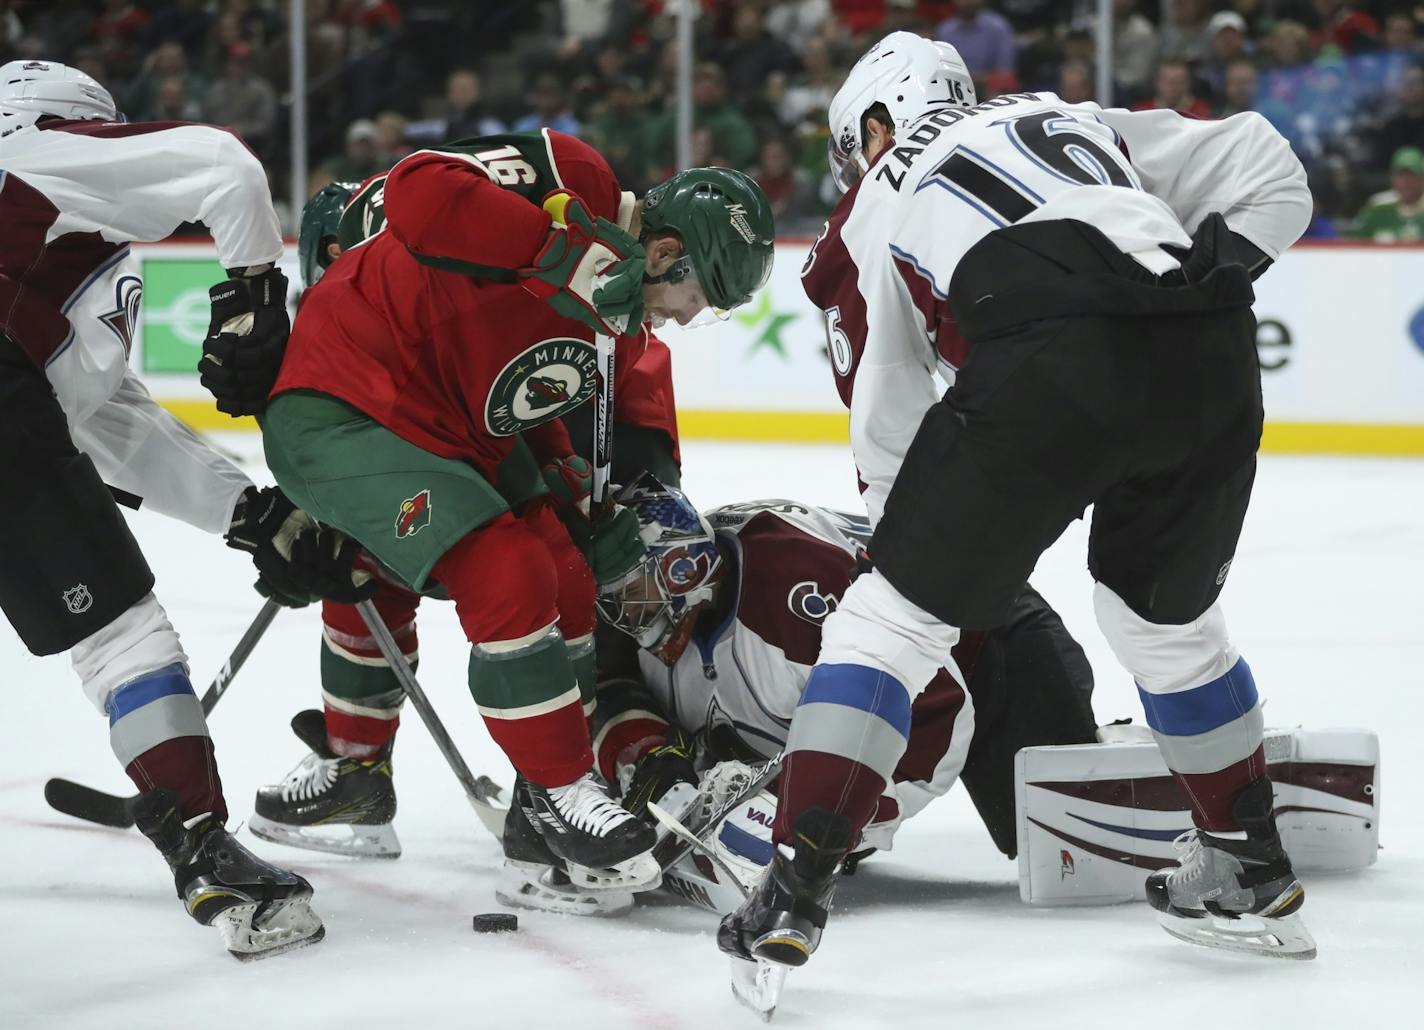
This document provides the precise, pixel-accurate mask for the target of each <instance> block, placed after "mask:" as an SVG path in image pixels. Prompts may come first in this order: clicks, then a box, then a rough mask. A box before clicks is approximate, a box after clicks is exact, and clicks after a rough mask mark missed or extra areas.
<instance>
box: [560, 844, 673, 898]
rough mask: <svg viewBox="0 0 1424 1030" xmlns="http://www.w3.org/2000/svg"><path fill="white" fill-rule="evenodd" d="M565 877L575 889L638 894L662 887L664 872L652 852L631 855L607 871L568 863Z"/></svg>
mask: <svg viewBox="0 0 1424 1030" xmlns="http://www.w3.org/2000/svg"><path fill="white" fill-rule="evenodd" d="M568 877H569V879H570V880H571V881H573V884H574V886H576V887H582V888H583V889H584V890H590V891H611V890H621V891H631V892H632V893H634V894H637V893H638V892H640V891H650V890H656V889H657V888H658V887H660V886H662V882H663V871H662V868H661V867H660V866H659V865H658V862H657V859H655V858H653V853H652V852H651V851H644V852H643V853H642V854H641V855H634V856H633V857H632V858H630V859H626V860H625V861H622V862H619V863H618V864H617V865H614V866H610V867H608V868H607V869H592V868H590V867H588V866H583V865H574V864H573V863H572V862H570V863H569V868H568Z"/></svg>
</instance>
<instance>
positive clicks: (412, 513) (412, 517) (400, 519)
mask: <svg viewBox="0 0 1424 1030" xmlns="http://www.w3.org/2000/svg"><path fill="white" fill-rule="evenodd" d="M428 525H430V491H429V489H426V490H422V491H420V493H418V494H416V495H415V496H414V497H407V498H406V499H405V500H403V501H401V504H400V511H398V512H396V538H397V539H399V540H404V539H405V538H406V537H408V536H415V534H417V533H419V532H420V531H421V530H422V529H424V528H425V527H426V526H428Z"/></svg>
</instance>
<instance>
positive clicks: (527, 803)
mask: <svg viewBox="0 0 1424 1030" xmlns="http://www.w3.org/2000/svg"><path fill="white" fill-rule="evenodd" d="M534 818H536V817H535V816H534V809H533V802H532V801H531V800H530V797H529V790H528V785H527V784H526V783H525V782H524V781H523V780H520V781H519V782H518V783H516V784H515V788H514V804H513V805H511V806H510V808H509V815H508V816H506V817H505V820H504V837H503V844H504V866H503V867H502V868H501V869H500V876H499V884H498V885H497V886H496V887H495V892H494V896H495V897H496V898H498V899H499V901H500V902H501V903H502V904H505V905H509V906H510V907H512V908H528V909H534V910H536V911H540V912H557V913H559V914H560V915H569V916H617V915H622V914H623V913H624V912H627V911H628V910H629V909H631V908H632V907H633V892H632V891H631V890H616V889H610V890H587V889H585V888H582V887H579V886H577V885H576V884H574V882H573V881H572V880H570V879H569V874H568V863H567V862H565V861H564V860H563V859H562V858H560V857H559V856H558V855H556V854H554V852H553V851H552V850H550V848H549V844H548V842H547V841H546V840H545V839H544V835H543V834H542V833H540V831H539V830H537V829H535V827H534V824H533V822H531V820H532V819H534Z"/></svg>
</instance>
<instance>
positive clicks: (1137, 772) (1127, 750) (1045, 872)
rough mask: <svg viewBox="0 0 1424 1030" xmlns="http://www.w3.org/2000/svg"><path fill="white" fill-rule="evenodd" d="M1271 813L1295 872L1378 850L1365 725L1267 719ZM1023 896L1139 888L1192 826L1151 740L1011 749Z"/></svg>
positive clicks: (1372, 751)
mask: <svg viewBox="0 0 1424 1030" xmlns="http://www.w3.org/2000/svg"><path fill="white" fill-rule="evenodd" d="M1265 748H1266V764H1267V771H1268V773H1269V775H1270V777H1271V782H1272V784H1273V785H1274V786H1275V796H1276V825H1277V827H1278V828H1279V830H1280V833H1281V840H1282V842H1283V843H1284V845H1285V848H1286V851H1287V852H1288V853H1289V854H1290V856H1291V861H1292V864H1293V865H1294V866H1295V869H1296V870H1297V871H1298V872H1308V871H1311V870H1317V871H1319V870H1330V871H1342V870H1351V869H1363V868H1364V867H1366V866H1369V865H1372V864H1374V861H1375V857H1376V852H1377V851H1378V850H1379V811H1380V808H1379V802H1380V795H1379V787H1380V783H1379V738H1378V736H1377V735H1376V734H1375V733H1374V732H1373V731H1372V730H1358V729H1333V730H1302V729H1295V730H1267V731H1266V734H1265ZM1015 788H1016V807H1017V815H1018V851H1019V896H1020V897H1021V898H1022V899H1023V900H1024V901H1025V902H1027V903H1029V904H1031V905H1103V904H1112V903H1115V902H1124V901H1133V900H1141V899H1142V898H1143V897H1144V887H1143V884H1144V881H1145V880H1146V877H1147V874H1148V873H1150V872H1152V871H1153V870H1155V869H1161V868H1165V867H1168V866H1172V865H1175V864H1176V852H1175V850H1174V849H1173V847H1172V842H1173V840H1175V839H1176V837H1177V836H1178V835H1179V834H1181V833H1184V832H1185V831H1186V830H1188V829H1190V828H1191V826H1192V820H1191V814H1190V812H1189V811H1188V805H1187V801H1186V797H1185V795H1184V794H1183V793H1182V790H1181V788H1180V787H1178V785H1177V782H1176V781H1175V780H1174V779H1173V778H1172V776H1171V775H1170V774H1169V773H1168V771H1167V767H1166V766H1165V765H1164V764H1163V762H1162V758H1161V755H1160V754H1159V753H1158V751H1157V747H1156V745H1155V744H1152V743H1148V742H1142V743H1136V742H1132V743H1124V742H1119V743H1106V744H1077V745H1072V746H1067V747H1031V748H1024V749H1023V750H1022V751H1020V752H1019V753H1018V757H1017V759H1016V760H1015Z"/></svg>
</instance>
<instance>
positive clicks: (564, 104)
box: [513, 72, 582, 136]
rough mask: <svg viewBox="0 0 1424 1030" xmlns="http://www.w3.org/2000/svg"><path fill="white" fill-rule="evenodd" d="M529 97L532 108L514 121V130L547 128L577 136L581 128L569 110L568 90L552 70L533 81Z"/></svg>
mask: <svg viewBox="0 0 1424 1030" xmlns="http://www.w3.org/2000/svg"><path fill="white" fill-rule="evenodd" d="M530 99H531V100H532V101H533V103H534V110H533V111H532V112H530V113H529V114H526V115H525V116H524V117H523V118H520V119H518V120H516V121H515V123H514V125H513V129H514V131H515V132H533V131H534V130H535V129H543V128H549V129H553V130H555V131H556V132H566V133H568V134H569V135H570V136H577V135H578V134H579V132H580V131H581V129H582V126H581V125H579V120H578V119H577V118H575V117H574V113H573V112H572V111H571V110H569V91H568V88H567V87H566V86H565V85H564V80H563V79H561V78H559V76H557V75H554V74H553V73H552V72H545V73H544V74H542V75H540V76H539V77H538V78H537V79H536V80H535V81H534V89H533V90H532V92H531V96H530Z"/></svg>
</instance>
